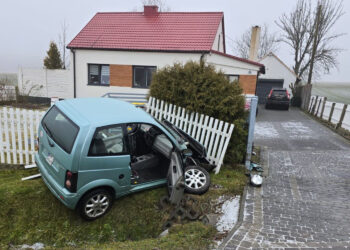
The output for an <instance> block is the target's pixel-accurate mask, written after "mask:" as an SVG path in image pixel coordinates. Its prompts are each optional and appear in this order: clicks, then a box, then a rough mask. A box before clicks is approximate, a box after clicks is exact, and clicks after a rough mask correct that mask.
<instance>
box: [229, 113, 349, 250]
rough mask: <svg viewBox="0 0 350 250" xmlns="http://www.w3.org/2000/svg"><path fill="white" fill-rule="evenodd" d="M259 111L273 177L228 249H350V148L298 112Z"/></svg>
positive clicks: (251, 199) (249, 199) (258, 140)
mask: <svg viewBox="0 0 350 250" xmlns="http://www.w3.org/2000/svg"><path fill="white" fill-rule="evenodd" d="M259 112H260V113H259V115H258V120H257V124H256V129H255V144H256V145H261V146H262V147H265V152H264V154H263V158H264V160H265V162H266V163H268V164H267V165H268V166H269V168H268V176H267V178H266V179H265V182H264V184H263V186H262V187H261V188H253V187H249V188H248V190H247V195H246V201H245V205H244V207H245V209H244V219H243V223H242V225H241V226H240V227H239V228H238V230H237V231H236V232H235V233H234V234H233V235H232V236H231V238H230V240H229V241H228V242H226V244H225V248H226V249H236V248H238V249H245V248H254V249H256V248H260V249H266V248H295V249H297V248H334V249H344V248H346V247H348V248H350V144H349V143H348V142H346V141H345V140H344V139H343V138H341V137H340V136H338V135H337V134H334V133H333V132H332V131H330V130H329V129H328V128H326V127H324V126H322V125H321V124H319V123H317V122H316V121H314V120H312V119H310V118H309V117H307V116H306V115H305V114H303V113H302V112H301V111H299V110H297V109H295V110H294V109H291V110H290V111H282V110H281V111H279V110H265V109H264V108H263V107H260V110H259Z"/></svg>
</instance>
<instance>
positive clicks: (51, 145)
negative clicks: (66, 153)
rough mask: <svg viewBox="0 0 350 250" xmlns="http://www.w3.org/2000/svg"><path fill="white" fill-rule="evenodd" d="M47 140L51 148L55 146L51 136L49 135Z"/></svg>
mask: <svg viewBox="0 0 350 250" xmlns="http://www.w3.org/2000/svg"><path fill="white" fill-rule="evenodd" d="M47 142H48V143H49V145H50V147H51V148H53V147H54V146H55V144H54V143H52V142H51V141H50V139H49V137H47Z"/></svg>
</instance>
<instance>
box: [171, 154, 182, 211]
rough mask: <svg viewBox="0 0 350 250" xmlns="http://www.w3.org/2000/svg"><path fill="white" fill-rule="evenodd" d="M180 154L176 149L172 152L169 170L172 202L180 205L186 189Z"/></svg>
mask: <svg viewBox="0 0 350 250" xmlns="http://www.w3.org/2000/svg"><path fill="white" fill-rule="evenodd" d="M182 164H183V163H182V160H181V156H180V154H179V153H178V152H177V151H176V150H175V151H173V152H172V153H171V160H170V166H169V170H168V193H169V200H170V202H171V203H172V204H174V205H178V204H179V203H180V201H181V199H182V196H183V194H184V189H185V183H184V176H183V166H182Z"/></svg>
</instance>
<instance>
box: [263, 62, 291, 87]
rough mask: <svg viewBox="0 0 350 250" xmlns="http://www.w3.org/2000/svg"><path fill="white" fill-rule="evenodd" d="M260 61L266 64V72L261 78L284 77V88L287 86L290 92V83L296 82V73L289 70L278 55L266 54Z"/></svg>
mask: <svg viewBox="0 0 350 250" xmlns="http://www.w3.org/2000/svg"><path fill="white" fill-rule="evenodd" d="M260 63H262V64H264V65H265V74H264V75H261V76H260V78H263V79H284V82H283V88H287V89H288V92H289V93H292V92H291V89H290V88H289V84H290V83H292V82H293V83H294V82H295V79H296V77H295V75H294V74H293V73H292V72H291V71H290V70H288V69H287V68H286V67H285V66H284V65H283V64H282V63H281V62H280V61H279V60H278V59H277V58H276V57H274V56H272V55H271V56H266V57H265V58H264V59H262V60H261V61H260Z"/></svg>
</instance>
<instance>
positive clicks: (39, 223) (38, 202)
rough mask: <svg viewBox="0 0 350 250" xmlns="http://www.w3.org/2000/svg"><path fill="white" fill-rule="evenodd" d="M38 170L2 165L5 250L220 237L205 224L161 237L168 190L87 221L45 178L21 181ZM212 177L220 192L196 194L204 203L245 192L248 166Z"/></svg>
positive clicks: (191, 243) (189, 244)
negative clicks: (160, 204) (161, 203)
mask: <svg viewBox="0 0 350 250" xmlns="http://www.w3.org/2000/svg"><path fill="white" fill-rule="evenodd" d="M36 172H37V170H36V169H31V170H24V169H23V167H17V168H14V167H10V166H1V165H0V179H1V180H2V181H1V183H0V249H4V248H7V247H8V246H14V247H19V246H21V245H22V244H29V245H31V244H34V243H37V242H41V243H43V244H44V245H45V246H46V247H49V248H50V247H59V248H75V247H80V248H128V249H153V248H160V249H163V248H169V247H172V248H181V249H189V248H191V249H193V248H197V249H203V248H207V247H208V246H209V245H210V244H211V243H212V240H213V239H214V238H215V234H216V230H215V228H213V227H212V226H209V225H204V224H203V223H201V222H190V223H186V224H182V225H181V224H179V225H176V226H173V227H172V228H171V230H170V233H169V235H168V236H166V237H163V238H158V235H159V234H160V233H161V232H162V225H163V223H164V221H165V219H166V218H167V216H168V215H167V214H166V212H165V211H163V210H159V209H158V208H157V204H158V201H159V199H160V198H161V197H162V196H163V195H164V194H165V193H166V189H165V188H158V189H154V190H150V191H144V192H141V193H137V194H134V195H130V196H127V197H124V198H121V199H118V200H116V201H115V203H114V205H113V207H112V209H111V210H110V212H109V213H108V214H107V215H106V216H104V217H102V218H101V219H98V220H96V221H93V222H86V221H84V220H82V219H81V218H80V217H79V216H78V215H77V213H76V212H75V211H72V210H69V209H67V208H66V207H65V206H64V205H62V204H61V203H60V202H59V201H58V200H57V199H56V198H55V197H54V196H53V195H52V194H51V193H50V191H49V190H48V189H47V187H46V186H45V184H44V183H43V181H42V179H40V178H39V179H35V180H31V181H21V177H24V176H28V175H31V174H34V173H36ZM211 177H212V184H213V185H215V186H218V187H220V188H211V189H210V191H209V192H208V193H206V194H205V195H202V196H197V198H198V199H199V200H200V202H204V201H209V200H213V199H216V198H217V197H218V196H220V195H223V194H228V195H232V196H234V195H237V194H241V193H242V190H243V188H244V185H245V183H246V177H245V175H244V168H243V167H230V166H223V168H222V170H221V172H220V173H219V174H218V175H212V176H211Z"/></svg>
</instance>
